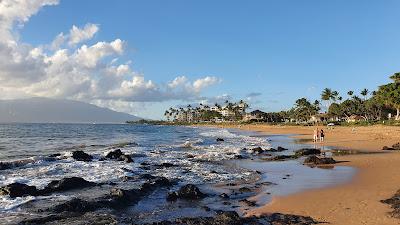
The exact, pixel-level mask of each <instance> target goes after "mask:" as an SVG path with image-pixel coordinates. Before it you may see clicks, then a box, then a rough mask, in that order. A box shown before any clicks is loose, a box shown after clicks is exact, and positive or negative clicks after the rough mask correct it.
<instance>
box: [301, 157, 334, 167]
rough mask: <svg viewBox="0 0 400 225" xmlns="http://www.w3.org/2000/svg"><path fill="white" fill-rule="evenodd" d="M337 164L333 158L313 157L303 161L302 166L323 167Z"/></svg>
mask: <svg viewBox="0 0 400 225" xmlns="http://www.w3.org/2000/svg"><path fill="white" fill-rule="evenodd" d="M335 163H337V162H336V161H335V160H334V159H333V158H326V157H324V158H319V157H317V156H315V155H312V156H309V157H307V158H306V159H305V160H304V164H313V165H325V164H335Z"/></svg>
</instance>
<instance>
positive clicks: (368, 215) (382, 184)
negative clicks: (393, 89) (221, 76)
mask: <svg viewBox="0 0 400 225" xmlns="http://www.w3.org/2000/svg"><path fill="white" fill-rule="evenodd" d="M212 127H219V128H234V129H241V130H249V131H258V132H262V133H264V134H291V138H295V139H307V140H308V139H311V134H312V129H313V128H312V127H295V126H289V127H284V126H269V125H242V126H240V127H239V126H237V125H222V126H221V125H216V126H212ZM325 130H326V136H327V138H326V141H325V142H324V144H323V145H326V146H333V147H335V148H337V149H340V150H358V151H366V152H371V153H372V152H378V153H379V152H381V153H382V154H351V155H343V156H334V158H335V159H336V160H340V161H346V162H342V163H339V164H337V165H339V166H350V167H353V168H355V169H356V170H357V172H356V174H355V175H354V177H353V178H352V180H351V181H349V182H346V183H344V184H338V185H334V186H329V187H325V188H317V189H312V190H306V191H302V192H299V193H295V194H291V195H287V196H280V197H274V198H273V199H272V201H271V202H270V203H268V204H266V205H265V206H262V207H259V208H257V209H254V210H252V211H251V212H249V214H248V215H249V216H251V215H264V214H270V213H277V212H278V213H288V214H296V215H303V216H310V217H312V218H314V219H316V220H318V221H321V222H329V223H330V224H338V225H341V224H348V225H359V224H371V225H373V224H382V225H391V224H400V219H396V218H393V217H390V215H389V213H390V212H391V211H392V209H391V208H390V206H389V205H387V204H384V203H381V202H380V201H381V200H384V199H388V198H390V197H392V196H393V195H394V194H395V193H396V192H397V190H398V189H400V176H398V165H400V152H387V151H382V150H381V149H382V147H383V146H391V145H392V144H394V143H397V142H398V141H399V140H400V127H391V126H390V127H389V126H380V125H378V126H371V127H355V128H354V129H353V128H352V127H335V128H334V129H333V130H327V129H325ZM292 135H293V136H292ZM308 143H309V142H308ZM311 143H312V142H311Z"/></svg>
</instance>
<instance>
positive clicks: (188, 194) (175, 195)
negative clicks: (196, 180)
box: [167, 184, 207, 201]
mask: <svg viewBox="0 0 400 225" xmlns="http://www.w3.org/2000/svg"><path fill="white" fill-rule="evenodd" d="M205 197H207V195H206V194H204V193H202V192H201V191H200V189H199V188H198V187H196V186H195V185H193V184H187V185H185V186H183V187H181V188H180V189H179V191H177V192H172V193H169V194H168V196H167V200H168V199H169V201H175V200H177V199H186V200H197V199H203V198H205Z"/></svg>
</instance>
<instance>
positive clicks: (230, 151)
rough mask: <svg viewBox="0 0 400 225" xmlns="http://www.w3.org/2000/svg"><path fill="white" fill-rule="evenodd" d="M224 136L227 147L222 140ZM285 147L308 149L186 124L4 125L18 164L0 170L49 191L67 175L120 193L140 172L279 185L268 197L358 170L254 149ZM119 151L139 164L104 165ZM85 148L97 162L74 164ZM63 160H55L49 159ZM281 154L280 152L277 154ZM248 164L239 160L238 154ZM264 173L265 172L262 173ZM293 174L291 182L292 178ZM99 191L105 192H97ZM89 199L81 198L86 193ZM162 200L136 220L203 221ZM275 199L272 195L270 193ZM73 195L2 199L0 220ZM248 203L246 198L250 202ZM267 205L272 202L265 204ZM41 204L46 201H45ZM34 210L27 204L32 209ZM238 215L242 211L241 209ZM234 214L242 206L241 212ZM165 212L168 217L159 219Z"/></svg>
mask: <svg viewBox="0 0 400 225" xmlns="http://www.w3.org/2000/svg"><path fill="white" fill-rule="evenodd" d="M217 138H222V139H224V141H217V140H216V139H217ZM277 145H279V146H283V147H286V148H288V149H289V150H288V151H287V152H284V153H276V154H292V153H293V151H294V150H297V149H298V148H301V147H309V146H307V145H299V144H296V143H295V142H294V141H293V140H292V139H290V138H289V137H288V136H266V135H261V134H259V133H255V132H243V131H239V130H231V129H218V128H206V127H184V126H155V125H131V124H0V162H8V163H9V162H12V163H13V165H15V166H14V167H13V168H10V169H5V170H0V186H4V185H7V184H10V183H14V182H19V183H24V184H28V185H34V186H36V187H38V188H43V187H45V186H46V185H47V184H48V183H49V182H50V181H52V180H59V179H61V178H64V177H82V178H84V179H86V180H88V181H92V182H97V183H114V184H116V185H117V186H118V185H119V186H120V187H129V188H132V187H135V186H137V187H139V185H140V184H141V183H140V182H141V181H140V180H134V179H132V180H129V181H128V182H127V181H126V180H124V177H134V176H138V175H141V174H149V173H150V174H151V175H154V176H163V177H166V178H168V179H171V180H176V181H178V186H179V185H183V184H188V183H190V184H196V185H200V186H201V187H203V188H205V189H207V190H210V189H211V190H212V191H216V192H218V191H221V190H220V189H218V188H215V189H213V187H216V186H218V184H226V183H235V182H239V183H241V184H251V183H254V182H257V181H259V182H260V181H268V182H273V183H275V184H276V185H278V186H274V187H269V186H268V187H267V186H265V187H262V189H261V190H262V191H261V192H258V193H255V195H260V194H262V192H263V191H264V192H267V191H268V192H272V195H273V194H276V195H284V194H290V193H294V192H297V191H301V190H304V189H309V188H316V187H323V186H327V185H332V184H335V183H339V182H344V181H346V180H348V179H350V178H351V176H352V175H353V174H354V171H353V170H352V169H351V168H349V167H340V166H339V167H335V168H334V169H333V170H323V169H318V168H316V169H312V168H308V167H305V166H304V165H302V164H301V162H300V161H289V162H265V161H262V160H260V159H259V158H257V157H256V156H254V155H252V153H251V151H250V150H249V149H251V148H254V147H262V148H263V149H269V148H271V147H277ZM115 149H121V151H122V152H123V153H125V154H129V155H131V156H132V158H133V160H134V163H125V162H119V161H111V160H105V161H99V160H98V159H100V158H102V157H104V156H105V155H106V154H107V153H108V152H110V151H111V150H115ZM76 150H82V151H84V152H86V153H88V154H91V155H93V156H94V160H93V161H92V162H80V161H76V160H74V159H72V158H71V157H70V156H71V154H72V151H76ZM52 154H60V155H59V156H57V157H56V158H53V157H49V155H52ZM274 154H275V153H274ZM239 155H240V156H244V157H245V158H247V159H246V160H237V159H236V158H237V157H238V156H239ZM162 163H170V164H172V165H173V166H172V167H168V168H163V167H157V168H156V169H152V170H151V171H149V170H148V169H146V167H144V166H143V165H161V164H162ZM260 172H261V174H260ZM288 174H290V176H291V178H289V177H286V178H285V179H282V178H284V177H285V176H286V175H288ZM98 192H99V193H101V190H99V191H98ZM84 194H85V193H83V194H82V193H80V195H84ZM164 194H165V193H163V195H162V196H161V195H154V196H149V198H148V199H145V200H143V201H142V202H141V203H139V204H138V205H139V206H140V207H139V208H140V210H138V209H137V207H136V208H135V207H133V208H131V209H129V210H130V211H129V212H130V214H132V213H133V214H134V213H136V214H137V216H136V217H137V218H142V219H143V220H144V217H146V215H152V217H153V218H157V216H156V215H157V213H155V212H158V214H159V215H160V216H159V218H160V219H164V218H171V217H172V216H171V213H170V212H169V211H171V212H173V214H174V215H175V216H177V215H182V213H184V212H185V210H186V212H187V213H186V214H187V215H189V216H190V215H192V214H193V213H194V214H196V215H201V212H200V211H199V210H194V209H191V208H193V205H190V206H188V207H186V208H185V207H182V206H179V207H176V208H174V207H171V206H168V207H166V206H165V204H167V203H165V201H161V199H164V198H165V195H164ZM269 194H270V193H269ZM73 195H74V194H72V196H71V194H70V193H67V194H65V193H57V194H54V195H50V196H39V197H32V196H27V197H21V198H14V199H12V198H9V197H8V196H0V217H3V218H7V219H9V220H10V218H11V217H13V216H16V217H18V215H19V214H24V213H25V211H29V210H26V208H29V207H34V204H33V205H32V206H30V205H29V204H32V203H35V202H43V204H49V205H51V204H55V203H58V202H62V201H66V200H68V199H71V198H73V197H76V196H73ZM246 197H247V196H246ZM259 199H261V200H259V204H264V203H266V202H267V201H268V200H269V197H268V198H262V197H261V198H259ZM41 204H42V203H41ZM27 205H28V206H27ZM204 205H207V206H211V208H212V207H214V208H215V209H216V210H217V209H223V210H227V208H226V206H224V205H223V204H218V203H215V200H213V199H212V200H204ZM237 208H238V210H241V208H239V207H237ZM235 209H236V207H235ZM160 212H162V213H160Z"/></svg>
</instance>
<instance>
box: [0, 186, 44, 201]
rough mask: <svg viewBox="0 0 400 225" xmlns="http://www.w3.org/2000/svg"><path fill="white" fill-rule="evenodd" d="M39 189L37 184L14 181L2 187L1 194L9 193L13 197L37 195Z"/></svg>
mask: <svg viewBox="0 0 400 225" xmlns="http://www.w3.org/2000/svg"><path fill="white" fill-rule="evenodd" d="M37 194H38V190H37V189H36V187H35V186H29V185H26V184H21V183H12V184H9V185H6V186H4V187H1V188H0V195H9V196H10V197H11V198H16V197H23V196H28V195H30V196H36V195H37Z"/></svg>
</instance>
